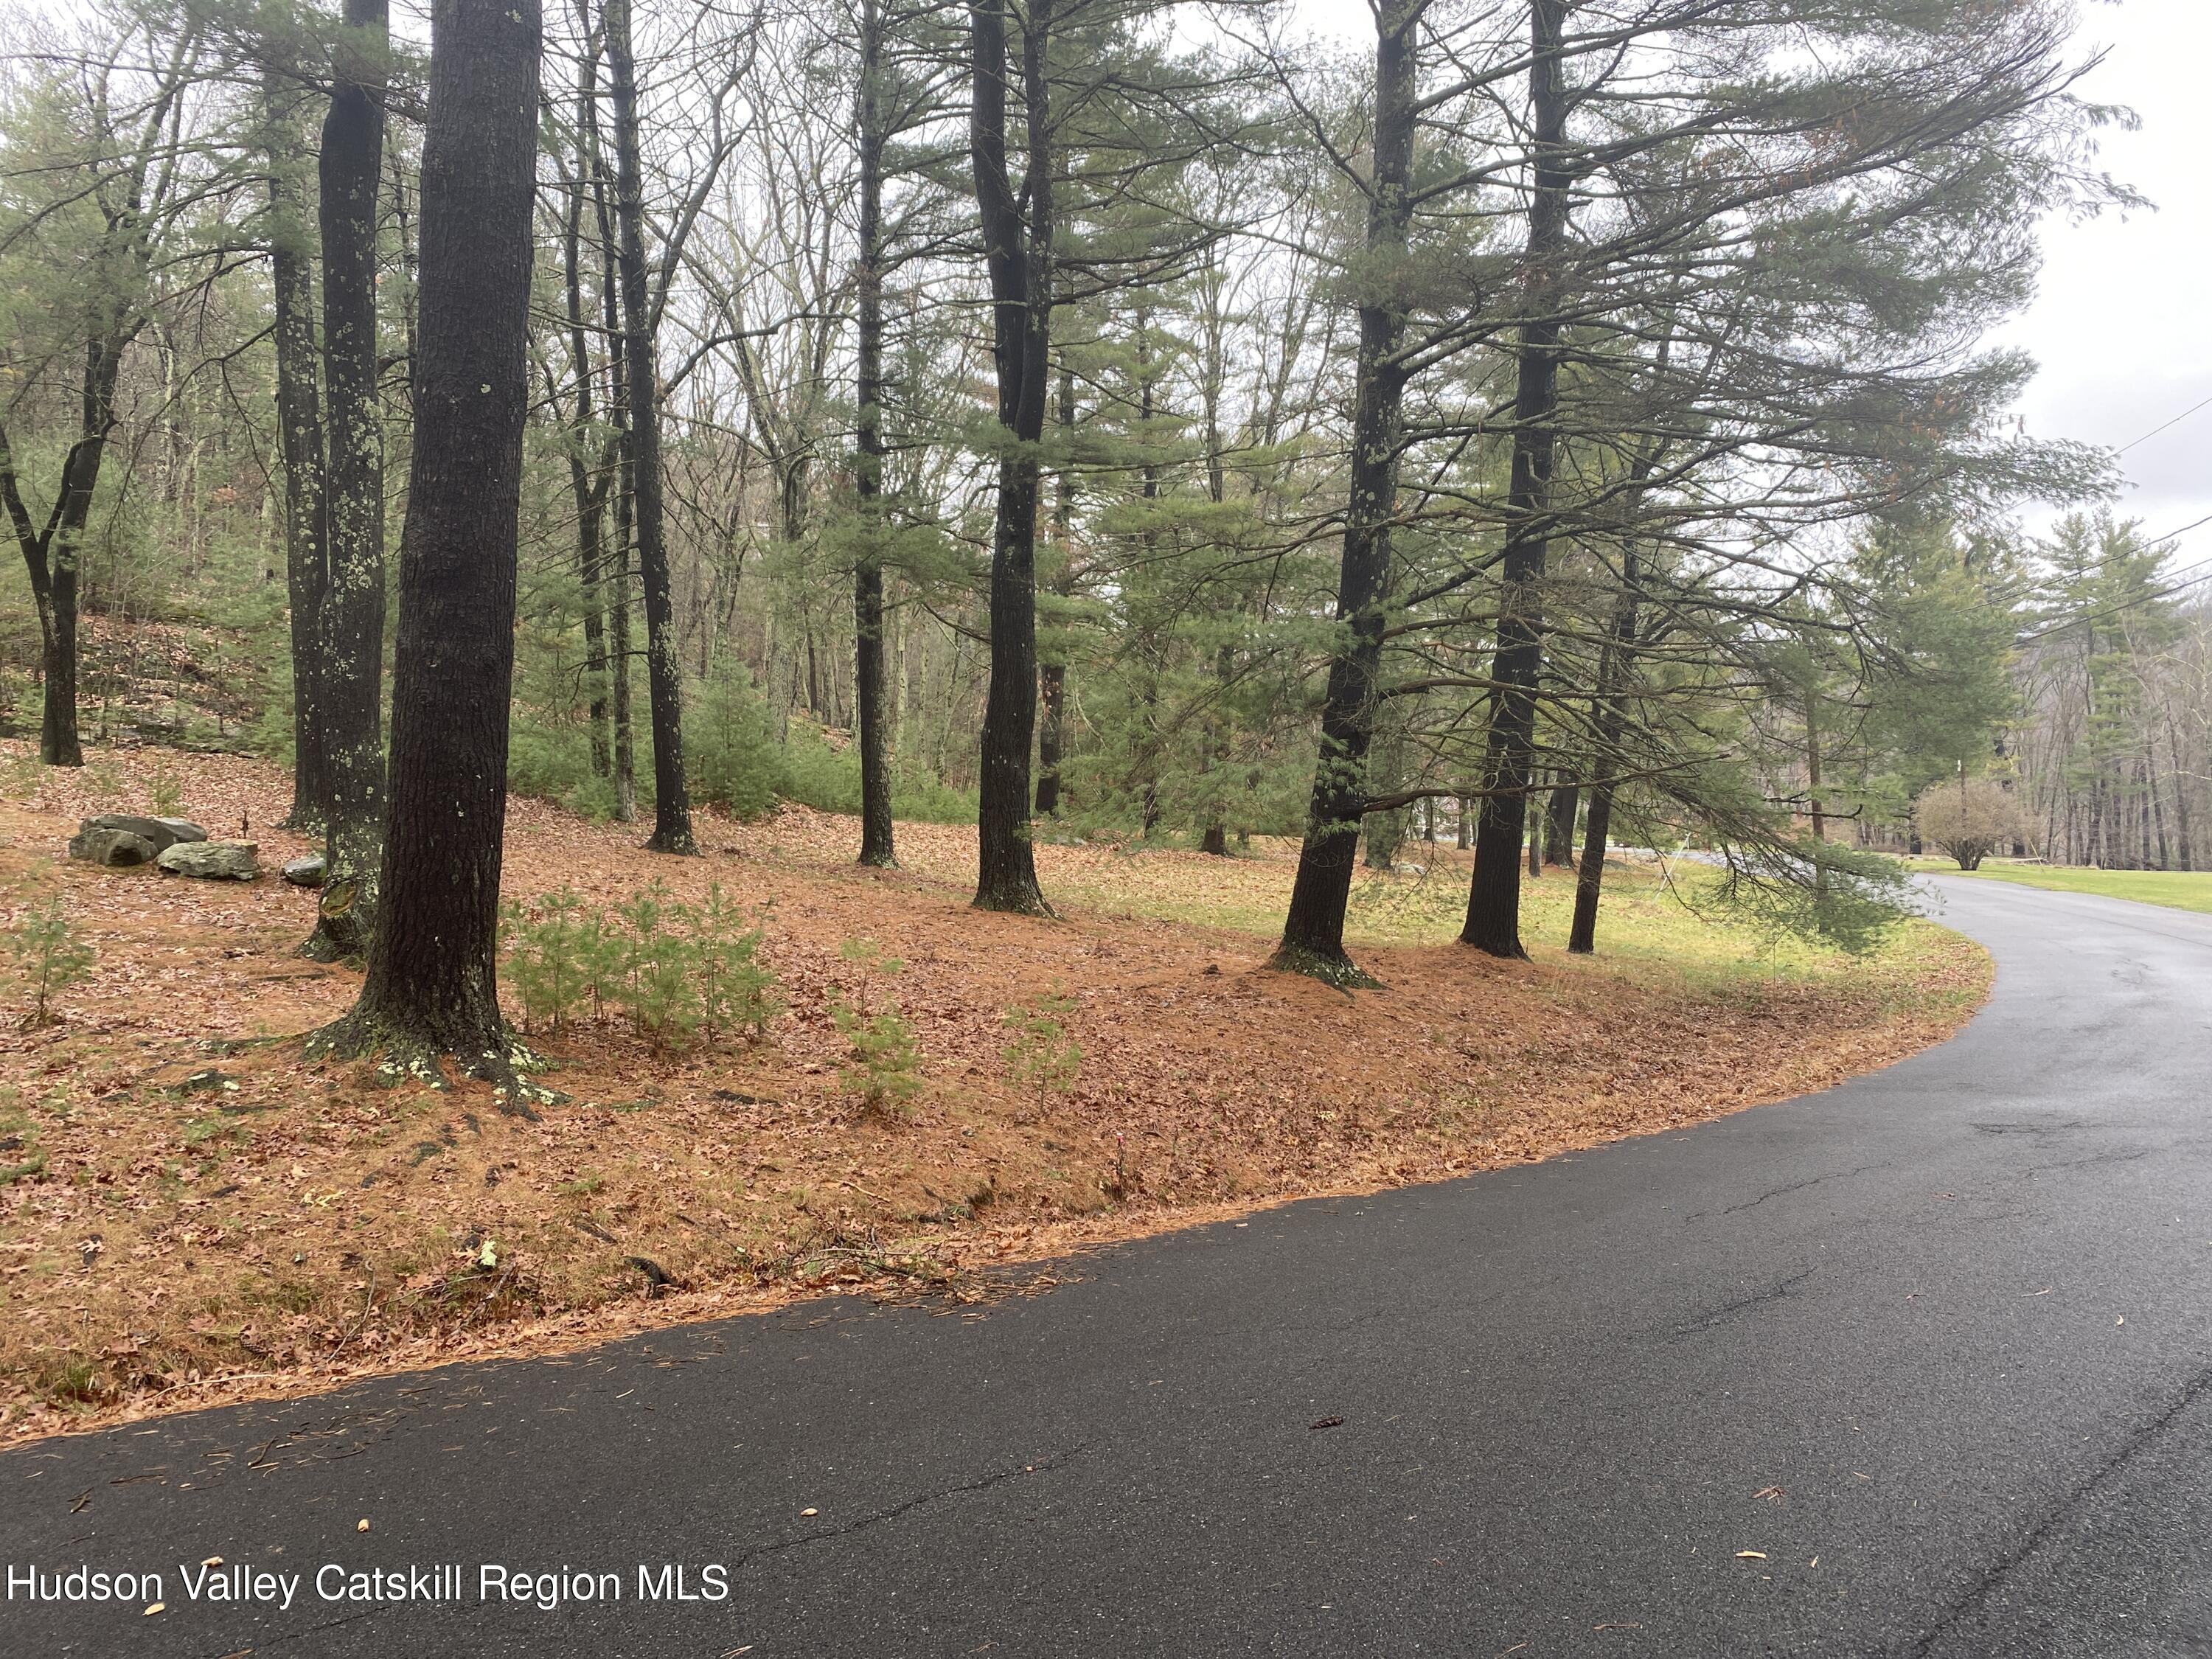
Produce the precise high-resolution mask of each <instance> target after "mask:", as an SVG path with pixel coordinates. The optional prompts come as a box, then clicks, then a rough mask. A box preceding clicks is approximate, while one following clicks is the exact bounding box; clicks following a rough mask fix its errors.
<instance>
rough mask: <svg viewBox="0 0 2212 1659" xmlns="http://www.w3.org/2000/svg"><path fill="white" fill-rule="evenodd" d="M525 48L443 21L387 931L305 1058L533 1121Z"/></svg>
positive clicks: (531, 33)
mask: <svg viewBox="0 0 2212 1659" xmlns="http://www.w3.org/2000/svg"><path fill="white" fill-rule="evenodd" d="M538 48H539V20H538V3H537V0H437V3H436V7H435V11H434V13H433V15H432V25H431V56H430V77H429V80H430V85H429V119H428V127H427V130H426V132H425V137H424V141H423V150H422V254H421V258H422V294H421V301H420V306H421V311H420V322H419V327H420V330H421V343H420V345H419V348H418V356H417V357H416V363H415V410H416V416H415V419H416V425H415V443H414V452H413V463H412V465H411V467H410V474H409V478H408V492H407V523H406V528H405V530H404V533H403V535H402V538H401V541H400V549H399V631H398V654H397V657H396V659H395V665H394V668H393V671H392V768H391V807H392V817H391V827H390V833H389V835H388V836H386V843H385V849H384V868H383V898H384V903H383V913H382V915H381V916H380V919H379V925H378V927H377V929H376V933H375V936H374V939H373V941H372V942H371V945H370V949H369V957H368V979H367V981H366V982H365V983H364V984H363V985H362V993H361V999H360V1000H359V1001H358V1002H357V1003H356V1004H355V1006H354V1008H353V1010H352V1012H350V1013H349V1014H348V1015H347V1016H346V1017H345V1018H343V1019H342V1020H340V1021H339V1022H338V1023H337V1024H336V1025H333V1026H331V1027H329V1028H327V1029H326V1030H325V1032H324V1033H323V1034H322V1035H321V1038H320V1041H319V1045H318V1046H320V1047H324V1048H328V1049H330V1050H331V1051H332V1052H335V1053H337V1054H341V1055H357V1054H370V1053H376V1054H383V1055H385V1056H386V1060H385V1064H386V1067H387V1068H390V1069H393V1070H400V1071H406V1072H412V1073H415V1074H416V1075H423V1074H426V1073H427V1074H428V1075H432V1076H434V1077H435V1076H436V1075H438V1073H439V1071H440V1060H441V1058H442V1057H443V1056H445V1055H447V1054H451V1055H453V1056H455V1057H456V1058H457V1059H459V1060H460V1062H461V1063H462V1065H463V1066H465V1068H466V1069H468V1070H469V1071H471V1072H472V1073H477V1075H480V1076H485V1077H489V1078H491V1079H495V1080H497V1081H499V1082H501V1083H503V1084H504V1085H507V1093H506V1095H505V1097H504V1101H503V1105H504V1106H505V1108H506V1109H508V1110H513V1111H527V1110H528V1107H527V1105H526V1102H525V1100H524V1098H523V1090H522V1085H520V1080H519V1079H517V1078H516V1076H515V1073H514V1062H515V1059H516V1054H515V1050H514V1048H513V1043H512V1041H511V1039H510V1037H509V1036H508V1034H507V1028H506V1024H505V1023H504V1021H502V1020H501V1018H500V1011H499V988H498V982H497V978H496V965H495V953H496V947H497V944H498V936H499V886H500V866H501V830H502V828H503V825H504V822H505V817H506V811H507V710H508V704H509V701H510V698H511V697H512V696H513V684H512V682H513V665H514V589H515V550H516V520H517V513H518V509H519V506H520V493H521V478H522V428H523V422H524V418H525V415H526V411H527V409H528V406H529V396H528V391H529V388H528V385H527V378H526V377H527V373H528V364H527V357H526V346H527V340H528V331H529V319H530V264H531V255H532V212H533V208H534V204H535V196H536V171H537V159H538V143H537V140H538Z"/></svg>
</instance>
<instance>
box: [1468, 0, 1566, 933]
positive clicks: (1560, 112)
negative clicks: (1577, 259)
mask: <svg viewBox="0 0 2212 1659" xmlns="http://www.w3.org/2000/svg"><path fill="white" fill-rule="evenodd" d="M1563 10H1564V0H1529V7H1528V18H1529V51H1530V62H1529V66H1528V117H1529V137H1528V149H1529V161H1530V167H1531V168H1532V171H1533V178H1532V180H1531V185H1532V190H1531V198H1530V201H1529V206H1528V283H1527V288H1526V293H1527V303H1528V307H1529V316H1528V320H1527V321H1526V322H1524V323H1522V325H1521V336H1520V341H1519V345H1518V349H1517V352H1516V356H1517V357H1518V362H1517V363H1516V380H1515V386H1514V408H1513V420H1514V429H1513V466H1512V475H1511V478H1510V483H1509V484H1508V497H1507V506H1508V508H1509V510H1510V514H1511V519H1510V528H1509V529H1508V530H1507V532H1506V537H1505V547H1504V556H1503V557H1502V559H1501V560H1500V576H1501V579H1502V581H1503V584H1504V592H1503V593H1502V594H1501V596H1500V600H1499V616H1498V650H1497V653H1496V656H1495V659H1494V666H1493V668H1492V678H1493V679H1494V680H1495V681H1496V682H1497V689H1496V690H1495V691H1493V692H1492V695H1491V702H1490V738H1489V743H1488V745H1487V752H1486V756H1485V763H1484V767H1483V774H1484V776H1485V777H1486V780H1487V781H1488V785H1489V789H1490V793H1488V794H1487V795H1486V796H1485V797H1484V799H1483V803H1482V828H1481V832H1480V836H1478V838H1477V840H1476V843H1475V853H1474V879H1473V880H1472V881H1471V882H1469V883H1468V896H1467V925H1466V926H1465V927H1462V929H1461V930H1460V938H1461V939H1462V940H1463V941H1464V942H1466V943H1467V944H1468V945H1474V947H1475V949H1477V950H1479V951H1486V952H1487V953H1488V954H1490V955H1492V956H1494V957H1525V956H1527V955H1528V952H1527V951H1524V950H1523V949H1522V946H1521V863H1520V857H1519V854H1520V851H1521V840H1522V835H1523V834H1524V833H1525V831H1526V825H1527V821H1528V779H1529V770H1530V767H1531V763H1532V760H1533V757H1534V750H1535V734H1536V682H1537V677H1538V674H1539V673H1540V671H1541V668H1542V665H1543V654H1544V643H1543V581H1544V570H1545V565H1546V563H1547V560H1548V558H1549V556H1550V551H1551V534H1552V531H1551V524H1550V520H1549V514H1550V513H1551V507H1552V464H1553V452H1554V450H1555V448H1556V447H1557V444H1558V433H1557V429H1556V427H1555V425H1554V422H1555V418H1556V415H1557V410H1558V407H1559V270H1558V264H1559V258H1560V255H1561V253H1562V252H1563V251H1564V249H1565V244H1566V231H1567V191H1568V185H1569V178H1568V173H1567V170H1566V167H1565V162H1564V160H1563V158H1562V157H1561V155H1560V154H1559V148H1560V143H1561V141H1562V140H1563V139H1564V138H1565V133H1566V97H1565V88H1564V85H1563V76H1562V75H1561V69H1560V56H1559V34H1560V27H1561V21H1562V13H1563Z"/></svg>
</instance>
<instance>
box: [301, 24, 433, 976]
mask: <svg viewBox="0 0 2212 1659" xmlns="http://www.w3.org/2000/svg"><path fill="white" fill-rule="evenodd" d="M345 26H346V41H345V45H344V47H343V49H342V50H341V51H340V52H338V53H337V55H336V58H335V61H334V68H335V70H336V77H337V78H336V79H335V80H334V81H333V82H332V83H331V103H330V109H329V112H327V113H326V114H325V117H324V118H323V146H322V160H321V166H320V172H321V186H322V200H321V216H322V225H321V228H322V239H323V365H324V386H325V396H326V397H327V398H328V409H327V412H326V415H325V422H324V430H325V437H326V439H327V441H328V443H329V459H328V463H327V467H328V471H327V473H326V481H325V498H324V499H325V514H326V517H325V538H326V539H325V550H326V556H327V559H328V569H329V574H330V581H329V586H328V587H327V588H326V589H325V592H324V595H323V605H322V616H321V621H320V627H319V634H320V635H321V639H322V658H321V661H320V664H319V667H318V670H317V672H316V681H317V701H318V703H319V707H320V708H321V710H322V714H323V765H324V775H325V777H326V778H327V780H328V782H329V788H328V796H327V799H325V802H324V804H323V817H324V837H325V840H324V847H325V857H326V860H327V864H328V872H327V874H326V876H325V880H324V884H323V890H322V902H321V905H320V908H319V913H318V915H317V916H316V920H315V929H314V932H313V933H311V934H310V935H309V936H308V938H307V944H306V945H305V946H303V947H302V948H303V949H304V950H305V951H306V953H307V955H308V956H311V957H314V958H315V959H317V960H318V961H321V962H335V961H339V960H343V959H345V958H349V957H362V956H365V955H366V954H367V953H368V945H369V941H370V939H372V938H373V937H374V934H375V931H376V926H377V916H378V911H379V908H380V886H379V884H380V875H381V864H382V860H383V846H384V733H383V701H384V697H383V690H384V428H383V422H382V421H381V419H380V416H379V410H378V407H377V365H376V219H377V214H376V204H377V188H378V185H379V184H380V182H381V180H382V178H383V173H384V82H385V76H386V52H387V47H388V35H387V32H386V0H346V6H345ZM417 441H420V439H419V436H418V439H417Z"/></svg>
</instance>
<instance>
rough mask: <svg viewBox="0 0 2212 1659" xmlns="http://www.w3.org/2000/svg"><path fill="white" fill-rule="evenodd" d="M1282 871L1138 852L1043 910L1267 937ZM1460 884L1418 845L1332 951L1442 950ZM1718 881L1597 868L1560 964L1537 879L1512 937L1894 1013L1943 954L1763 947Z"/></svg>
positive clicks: (1443, 851) (1652, 869) (1277, 915)
mask: <svg viewBox="0 0 2212 1659" xmlns="http://www.w3.org/2000/svg"><path fill="white" fill-rule="evenodd" d="M1268 850H1269V852H1270V853H1271V854H1272V853H1273V852H1274V850H1275V849H1273V848H1269V849H1268ZM1424 853H1425V854H1428V858H1427V860H1426V861H1424V860H1422V858H1421V856H1420V855H1421V854H1424ZM1294 869H1295V863H1294V862H1293V859H1292V858H1291V857H1283V856H1267V857H1261V858H1247V859H1208V858H1204V857H1201V856H1200V855H1197V854H1187V853H1182V852H1179V851H1166V850H1163V851H1159V852H1152V851H1144V850H1140V851H1133V852H1123V853H1119V854H1115V855H1114V856H1113V857H1111V858H1110V859H1094V860H1091V862H1090V863H1089V865H1088V866H1087V867H1086V868H1085V870H1084V871H1083V877H1082V879H1081V880H1080V881H1079V883H1076V884H1071V883H1069V882H1068V881H1066V878H1064V877H1063V878H1062V879H1061V880H1060V881H1059V882H1057V883H1054V884H1051V893H1052V896H1053V897H1054V899H1055V900H1057V901H1065V902H1068V903H1070V904H1073V905H1075V906H1079V907H1081V908H1085V909H1090V910H1094V911H1100V912H1103V913H1104V914H1106V915H1115V916H1123V917H1127V918H1130V919H1137V918H1146V919H1152V920H1158V921H1178V922H1184V923H1188V924H1191V925H1194V926H1197V927H1220V928H1225V929H1229V930H1231V931H1233V932H1236V933H1248V934H1251V935H1253V936H1254V937H1255V938H1258V939H1267V940H1272V939H1274V938H1275V937H1276V936H1277V935H1278V934H1279V933H1280V931H1281V928H1282V925H1283V912H1284V908H1285V905H1286V904H1287V902H1288V901H1289V896H1290V880H1291V873H1292V872H1293V871H1294ZM1468 875H1469V861H1468V854H1463V853H1459V852H1457V851H1456V849H1451V848H1426V847H1422V846H1419V845H1417V846H1415V847H1413V848H1410V849H1408V853H1407V858H1406V859H1405V860H1403V861H1401V864H1400V865H1399V866H1398V868H1396V869H1395V870H1391V871H1381V870H1368V869H1364V868H1363V869H1362V870H1360V872H1358V875H1357V877H1356V878H1354V880H1353V882H1352V903H1351V907H1350V909H1349V911H1348V913H1347V915H1346V920H1345V942H1346V946H1347V947H1348V948H1349V949H1351V950H1352V951H1353V952H1354V953H1355V954H1357V952H1358V951H1359V950H1360V949H1361V948H1362V947H1366V948H1370V949H1372V948H1374V947H1376V946H1385V947H1390V946H1399V945H1449V943H1451V942H1452V941H1453V940H1454V939H1457V938H1458V937H1459V930H1460V926H1461V923H1462V921H1464V920H1465V917H1466V911H1467V886H1468ZM1719 884H1720V878H1719V875H1718V873H1717V872H1714V871H1712V870H1711V869H1709V868H1707V867H1706V866H1702V865H1696V864H1674V863H1670V864H1668V865H1667V866H1664V867H1663V868H1662V866H1660V865H1659V864H1657V863H1656V861H1655V860H1650V859H1648V858H1623V859H1616V860H1609V861H1608V862H1607V866H1606V877H1605V900H1604V903H1603V905H1602V907H1601V908H1600V910H1599V912H1598V953H1597V955H1596V956H1595V957H1571V956H1569V955H1568V954H1567V951H1566V937H1567V928H1568V924H1569V923H1570V921H1571V920H1572V919H1573V915H1574V902H1575V882H1574V876H1573V874H1572V872H1569V871H1565V870H1556V869H1554V870H1547V871H1546V872H1545V873H1544V874H1543V876H1541V878H1537V879H1534V880H1529V879H1528V878H1523V879H1522V886H1521V936H1522V941H1523V943H1525V944H1526V945H1527V946H1528V951H1529V954H1530V955H1531V956H1532V957H1534V958H1535V959H1536V960H1537V961H1539V962H1547V963H1559V964H1561V965H1565V966H1568V967H1571V968H1575V969H1580V970H1583V971H1591V972H1599V973H1609V974H1612V975H1616V976H1625V977H1632V978H1633V979H1635V980H1636V981H1638V983H1640V984H1644V985H1654V984H1657V985H1661V986H1663V987H1667V988H1668V989H1670V990H1675V991H1681V992H1687V993H1691V994H1759V993H1763V992H1765V991H1766V990H1768V989H1772V988H1778V987H1811V988H1831V987H1844V986H1846V985H1848V986H1850V987H1854V988H1856V989H1858V990H1861V991H1866V990H1873V991H1875V992H1876V993H1877V994H1880V993H1881V992H1883V991H1884V990H1889V991H1893V992H1894V993H1895V994H1897V995H1898V996H1899V997H1901V998H1904V999H1905V1000H1906V1001H1907V1002H1908V1003H1910V1002H1911V1000H1913V999H1914V998H1916V997H1917V994H1918V987H1920V986H1921V984H1922V982H1923V977H1924V973H1925V970H1926V969H1927V968H1928V967H1929V963H1931V962H1933V961H1935V960H1937V959H1938V958H1940V957H1943V956H1944V955H1946V954H1947V953H1948V951H1949V950H1950V949H1951V948H1952V939H1953V936H1952V935H1951V934H1950V933H1948V931H1947V930H1945V929H1943V928H1941V927H1936V926H1935V925H1934V924H1933V923H1930V922H1928V921H1920V920H1917V919H1916V920H1912V921H1905V922H1903V923H1901V924H1899V926H1898V927H1895V928H1893V930H1892V931H1891V932H1890V933H1889V935H1888V936H1887V938H1886V939H1883V940H1882V942H1881V944H1880V945H1877V946H1876V947H1875V949H1874V950H1873V951H1870V952H1869V953H1867V954H1866V955H1864V956H1858V957H1854V956H1852V955H1851V954H1850V952H1848V951H1843V950H1839V949H1838V948H1836V947H1834V946H1832V945H1824V944H1822V943H1820V941H1818V940H1812V939H1795V938H1780V939H1777V938H1775V937H1773V936H1771V934H1768V933H1765V932H1763V931H1762V930H1760V929H1759V928H1757V927H1753V926H1752V925H1750V924H1749V923H1747V922H1745V921H1739V920H1736V919H1735V918H1732V917H1731V916H1729V915H1728V913H1727V912H1726V911H1725V910H1724V909H1723V908H1722V907H1721V906H1720V904H1719V903H1718V889H1719Z"/></svg>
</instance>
